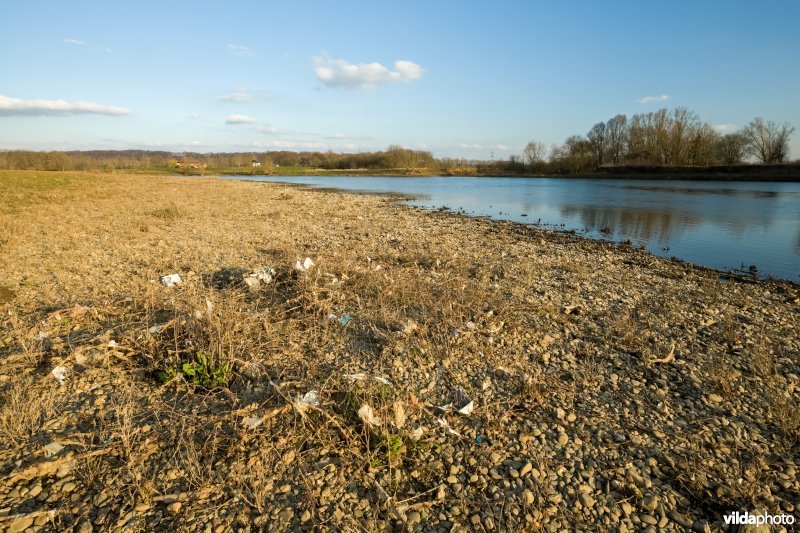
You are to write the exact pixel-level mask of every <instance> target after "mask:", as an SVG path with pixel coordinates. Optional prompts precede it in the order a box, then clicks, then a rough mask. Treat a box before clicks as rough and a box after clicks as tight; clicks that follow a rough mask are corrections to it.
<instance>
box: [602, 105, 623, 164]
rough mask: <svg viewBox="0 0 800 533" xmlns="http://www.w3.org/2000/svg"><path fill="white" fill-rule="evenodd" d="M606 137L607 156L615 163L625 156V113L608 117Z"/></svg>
mask: <svg viewBox="0 0 800 533" xmlns="http://www.w3.org/2000/svg"><path fill="white" fill-rule="evenodd" d="M606 139H607V142H606V144H607V146H608V158H609V159H610V160H611V162H612V163H613V164H615V165H616V164H618V163H619V162H620V161H622V159H623V158H624V157H625V150H627V145H628V118H627V117H626V116H625V115H617V116H615V117H614V118H610V119H608V122H606Z"/></svg>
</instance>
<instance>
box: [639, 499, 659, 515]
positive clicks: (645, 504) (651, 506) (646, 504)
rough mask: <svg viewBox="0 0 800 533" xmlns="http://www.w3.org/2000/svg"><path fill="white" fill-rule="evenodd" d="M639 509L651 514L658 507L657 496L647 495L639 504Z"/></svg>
mask: <svg viewBox="0 0 800 533" xmlns="http://www.w3.org/2000/svg"><path fill="white" fill-rule="evenodd" d="M639 507H641V508H642V509H644V510H645V511H650V512H651V513H652V512H653V511H655V510H656V508H657V507H658V496H653V495H647V496H645V497H644V498H642V501H640V502H639Z"/></svg>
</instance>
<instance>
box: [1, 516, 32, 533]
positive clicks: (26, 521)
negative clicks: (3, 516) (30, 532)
mask: <svg viewBox="0 0 800 533" xmlns="http://www.w3.org/2000/svg"><path fill="white" fill-rule="evenodd" d="M32 525H33V518H31V517H22V518H17V519H16V520H14V521H13V522H11V523H10V524H9V525H8V529H6V531H7V532H8V533H19V532H20V531H25V530H26V529H28V528H29V527H31V526H32Z"/></svg>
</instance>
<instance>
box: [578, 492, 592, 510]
mask: <svg viewBox="0 0 800 533" xmlns="http://www.w3.org/2000/svg"><path fill="white" fill-rule="evenodd" d="M578 501H580V502H581V505H583V506H584V507H586V508H587V509H588V508H592V507H594V503H595V502H594V498H592V496H591V495H590V494H588V493H586V492H581V493H580V494H578Z"/></svg>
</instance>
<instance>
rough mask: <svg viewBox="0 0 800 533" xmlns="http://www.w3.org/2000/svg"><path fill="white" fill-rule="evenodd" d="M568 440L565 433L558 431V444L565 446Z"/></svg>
mask: <svg viewBox="0 0 800 533" xmlns="http://www.w3.org/2000/svg"><path fill="white" fill-rule="evenodd" d="M568 442H569V437H568V436H567V434H566V433H560V434H559V435H558V444H559V445H561V446H566V445H567V443H568Z"/></svg>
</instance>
